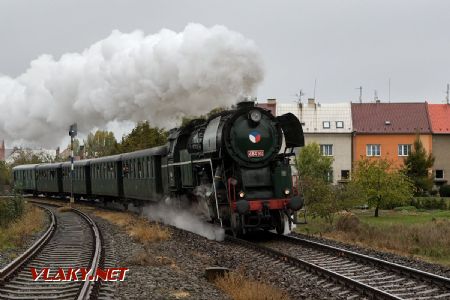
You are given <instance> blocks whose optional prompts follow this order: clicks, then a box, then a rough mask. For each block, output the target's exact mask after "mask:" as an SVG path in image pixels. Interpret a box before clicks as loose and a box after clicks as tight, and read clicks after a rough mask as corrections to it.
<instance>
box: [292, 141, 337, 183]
mask: <svg viewBox="0 0 450 300" xmlns="http://www.w3.org/2000/svg"><path fill="white" fill-rule="evenodd" d="M332 164H333V158H332V157H329V156H323V155H322V154H321V153H320V146H319V144H317V143H311V144H308V145H306V146H305V147H303V148H302V149H301V150H300V152H299V154H298V156H297V158H296V165H297V170H298V171H299V175H300V178H314V179H321V180H323V181H330V177H331V176H330V174H331V173H332V171H333V168H332Z"/></svg>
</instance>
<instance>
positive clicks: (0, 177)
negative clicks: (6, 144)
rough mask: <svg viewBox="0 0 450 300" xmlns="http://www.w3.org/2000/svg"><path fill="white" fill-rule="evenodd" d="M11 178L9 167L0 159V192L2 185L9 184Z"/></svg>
mask: <svg viewBox="0 0 450 300" xmlns="http://www.w3.org/2000/svg"><path fill="white" fill-rule="evenodd" d="M10 180H11V167H10V166H9V165H8V164H7V163H6V162H4V161H0V192H3V189H4V186H5V185H9V184H10Z"/></svg>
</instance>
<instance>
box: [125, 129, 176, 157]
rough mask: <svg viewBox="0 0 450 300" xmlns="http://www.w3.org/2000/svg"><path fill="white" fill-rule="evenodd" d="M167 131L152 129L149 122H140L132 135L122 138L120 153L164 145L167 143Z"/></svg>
mask: <svg viewBox="0 0 450 300" xmlns="http://www.w3.org/2000/svg"><path fill="white" fill-rule="evenodd" d="M167 135H168V133H167V131H165V130H164V129H162V128H158V127H151V126H150V124H149V122H148V121H145V122H139V123H138V124H136V127H135V128H133V130H132V131H131V133H130V134H128V135H126V136H124V137H122V142H121V143H120V145H119V151H120V152H122V153H124V152H132V151H136V150H142V149H147V148H152V147H156V146H161V145H164V144H165V143H166V142H167Z"/></svg>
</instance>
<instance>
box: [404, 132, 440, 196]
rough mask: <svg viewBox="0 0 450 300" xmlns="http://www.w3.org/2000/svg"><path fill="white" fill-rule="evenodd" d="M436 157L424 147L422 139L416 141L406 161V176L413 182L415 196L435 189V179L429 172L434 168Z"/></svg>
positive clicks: (418, 138)
mask: <svg viewBox="0 0 450 300" xmlns="http://www.w3.org/2000/svg"><path fill="white" fill-rule="evenodd" d="M433 164H434V156H433V155H432V154H431V153H428V154H427V151H426V150H425V148H424V147H423V144H422V141H421V140H420V137H419V136H417V138H416V140H415V141H414V147H413V149H412V151H411V152H410V153H409V154H408V157H407V158H406V159H405V171H406V175H407V176H408V177H409V178H410V179H411V180H412V182H413V183H414V187H415V195H418V196H420V195H423V194H425V193H427V192H429V191H431V189H432V188H433V178H432V177H431V176H430V175H429V172H428V170H429V169H430V168H432V167H433Z"/></svg>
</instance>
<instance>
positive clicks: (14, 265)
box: [0, 205, 57, 281]
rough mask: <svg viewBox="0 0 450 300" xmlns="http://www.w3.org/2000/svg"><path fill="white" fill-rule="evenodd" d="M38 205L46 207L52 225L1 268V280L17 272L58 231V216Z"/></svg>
mask: <svg viewBox="0 0 450 300" xmlns="http://www.w3.org/2000/svg"><path fill="white" fill-rule="evenodd" d="M37 206H38V207H40V208H42V209H44V210H45V211H46V213H47V214H48V215H49V216H50V225H49V226H48V229H47V231H46V232H45V233H44V234H43V235H42V236H41V237H40V238H39V239H38V240H37V241H35V242H34V243H33V245H31V246H30V247H29V248H28V249H27V250H25V251H24V252H23V253H22V254H20V255H19V256H18V257H16V258H15V259H14V260H13V261H12V262H10V263H9V264H7V265H6V266H5V267H4V268H3V269H1V270H0V281H6V280H8V279H9V278H10V277H11V276H12V275H14V273H16V272H17V271H18V270H19V269H20V268H21V267H22V266H23V265H24V264H25V263H27V262H28V261H29V260H30V259H31V258H32V257H33V256H34V255H35V254H36V253H38V252H39V251H40V250H41V249H42V248H43V247H44V246H45V245H46V244H47V242H48V241H49V240H50V239H51V237H52V236H53V234H54V233H55V231H56V226H57V223H56V218H55V214H54V213H53V212H52V211H50V210H49V209H48V208H46V207H43V206H40V205H37Z"/></svg>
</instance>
